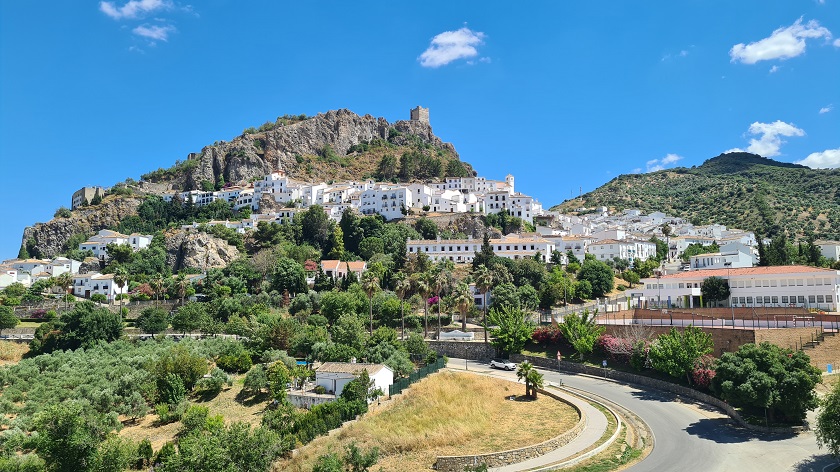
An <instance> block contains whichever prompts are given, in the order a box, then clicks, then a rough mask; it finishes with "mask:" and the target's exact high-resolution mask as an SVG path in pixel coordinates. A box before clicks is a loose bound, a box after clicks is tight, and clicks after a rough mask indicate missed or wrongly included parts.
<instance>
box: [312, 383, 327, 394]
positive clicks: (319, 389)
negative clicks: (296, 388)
mask: <svg viewBox="0 0 840 472" xmlns="http://www.w3.org/2000/svg"><path fill="white" fill-rule="evenodd" d="M312 391H313V392H315V393H317V394H319V395H323V394H325V393H327V389H326V388H324V386H323V385H316V386H315V388H314V389H312Z"/></svg>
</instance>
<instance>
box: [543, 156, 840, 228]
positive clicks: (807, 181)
mask: <svg viewBox="0 0 840 472" xmlns="http://www.w3.org/2000/svg"><path fill="white" fill-rule="evenodd" d="M596 206H606V207H609V208H610V209H613V210H618V211H620V210H624V209H626V208H638V209H639V210H642V211H644V212H651V211H662V212H664V213H666V214H668V215H672V216H678V217H682V218H686V219H688V220H690V221H692V222H694V223H696V224H709V223H720V224H724V225H727V226H731V227H735V228H743V229H749V230H754V231H759V232H761V233H763V234H766V235H771V236H772V235H774V234H777V233H778V232H779V231H785V232H786V233H787V234H788V235H790V236H799V235H803V234H809V233H813V234H814V235H815V236H816V237H817V238H831V239H840V169H830V170H817V169H811V168H809V167H805V166H801V165H798V164H791V163H786V162H778V161H774V160H772V159H767V158H764V157H761V156H758V155H755V154H749V153H729V154H721V155H720V156H717V157H714V158H712V159H709V160H707V161H706V162H704V163H703V165H701V166H699V167H691V168H685V167H677V168H673V169H667V170H662V171H658V172H651V173H647V174H628V175H620V176H618V177H616V178H615V179H613V180H611V181H609V182H607V183H606V184H604V185H603V186H601V187H599V188H597V189H595V190H593V191H592V192H589V193H586V194H584V195H582V196H581V197H580V198H575V199H572V200H566V201H565V202H563V203H561V204H559V205H556V206H554V207H552V208H551V209H552V210H558V211H562V212H566V213H574V211H573V210H574V209H576V208H580V207H586V208H592V207H596Z"/></svg>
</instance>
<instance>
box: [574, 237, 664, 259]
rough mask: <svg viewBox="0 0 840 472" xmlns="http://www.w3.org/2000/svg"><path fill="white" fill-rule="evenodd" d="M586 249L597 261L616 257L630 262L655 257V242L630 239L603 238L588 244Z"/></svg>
mask: <svg viewBox="0 0 840 472" xmlns="http://www.w3.org/2000/svg"><path fill="white" fill-rule="evenodd" d="M586 251H587V252H588V253H589V254H592V255H594V256H595V259H597V260H599V261H611V260H613V258H615V257H617V258H619V259H624V260H627V261H630V263H631V264H632V263H634V262H636V261H646V260H648V259H650V258H651V257H656V244H654V243H652V242H650V241H638V240H632V239H624V240H618V239H603V240H601V241H595V242H593V243H591V244H589V246H587V249H586Z"/></svg>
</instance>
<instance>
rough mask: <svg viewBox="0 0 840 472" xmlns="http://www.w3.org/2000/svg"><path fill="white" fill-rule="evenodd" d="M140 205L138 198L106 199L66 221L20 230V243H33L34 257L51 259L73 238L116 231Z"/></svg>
mask: <svg viewBox="0 0 840 472" xmlns="http://www.w3.org/2000/svg"><path fill="white" fill-rule="evenodd" d="M142 202H143V200H142V198H140V197H125V196H120V197H106V198H105V200H104V201H103V202H102V203H101V204H99V205H96V206H92V207H85V208H79V209H76V210H74V211H73V213H72V215H71V216H70V217H69V218H53V219H52V220H50V221H48V222H46V223H36V224H35V225H34V226H29V227H27V228H26V229H24V230H23V241H22V242H23V244H26V243H27V241H30V240H32V241H34V243H35V244H34V245H32V246H31V247H32V248H34V249H35V251H37V252H36V254H38V255H40V256H41V257H50V258H51V257H54V256H56V255H58V253H59V252H61V250H62V249H63V248H64V245H65V243H66V242H67V240H68V239H69V238H70V237H71V236H73V235H74V234H85V235H88V236H90V235H92V234H94V233H96V232H97V231H99V230H101V229H105V228H108V227H115V226H117V225H118V224H119V223H120V220H122V219H123V218H125V217H126V216H129V215H134V214H137V207H138V206H140V203H142ZM30 252H33V251H30ZM33 255H35V254H33Z"/></svg>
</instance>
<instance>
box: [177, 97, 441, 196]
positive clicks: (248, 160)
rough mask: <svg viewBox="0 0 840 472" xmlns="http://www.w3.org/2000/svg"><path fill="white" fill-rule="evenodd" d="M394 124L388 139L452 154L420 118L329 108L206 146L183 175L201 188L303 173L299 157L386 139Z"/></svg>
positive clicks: (188, 183) (340, 151) (343, 150)
mask: <svg viewBox="0 0 840 472" xmlns="http://www.w3.org/2000/svg"><path fill="white" fill-rule="evenodd" d="M392 128H393V129H394V130H395V131H396V133H394V136H393V138H392V139H391V141H392V143H393V144H396V145H406V144H409V142H410V140H411V139H416V138H410V137H411V136H416V137H417V138H419V140H420V142H421V143H423V144H428V145H430V146H432V147H434V148H438V149H441V150H444V151H446V152H447V153H449V154H450V155H452V156H453V157H455V158H457V157H458V153H457V152H456V151H455V147H454V146H452V144H450V143H444V142H443V141H441V140H440V138H438V137H437V136H435V134H434V133H433V132H432V127H431V126H430V125H429V124H428V123H425V122H420V121H397V122H395V123H393V124H391V123H389V122H388V120H386V119H385V118H374V117H373V116H371V115H364V116H359V115H357V114H355V113H353V112H351V111H350V110H346V109H342V110H331V111H329V112H327V113H322V114H319V115H317V116H315V117H313V118H310V119H307V120H304V121H299V122H297V123H293V124H289V125H285V126H282V125H278V126H277V127H275V128H274V129H271V130H269V131H264V132H259V133H254V134H244V135H242V136H239V137H237V138H235V139H234V140H233V141H230V142H224V141H221V142H218V143H216V144H214V145H212V146H207V147H205V148H204V149H202V150H201V153H199V154H193V155H190V156H189V159H191V160H197V161H198V165H196V166H195V167H193V168H192V170H191V171H190V172H189V173H188V174H187V178H186V182H185V185H186V186H187V187H188V188H190V189H192V188H200V187H201V182H202V181H209V182H214V183H215V182H217V181H218V180H219V177H220V176H221V177H223V178H224V180H225V181H226V182H240V181H247V180H250V179H252V178H255V177H262V176H263V175H265V174H267V173H270V172H273V171H276V170H283V171H285V172H286V173H287V174H288V175H290V176H292V177H298V178H304V174H303V173H302V171H301V169H299V167H300V164H301V163H300V160H301V159H300V156H304V155H319V154H320V153H322V152H323V150H324V149H325V148H326V147H327V146H329V147H331V148H332V149H333V151H334V152H335V153H336V155H338V156H345V155H347V152H348V150H349V149H350V147H351V146H353V145H355V144H359V143H361V142H370V141H372V140H373V139H382V140H388V138H389V135H390V134H391V129H392Z"/></svg>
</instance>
